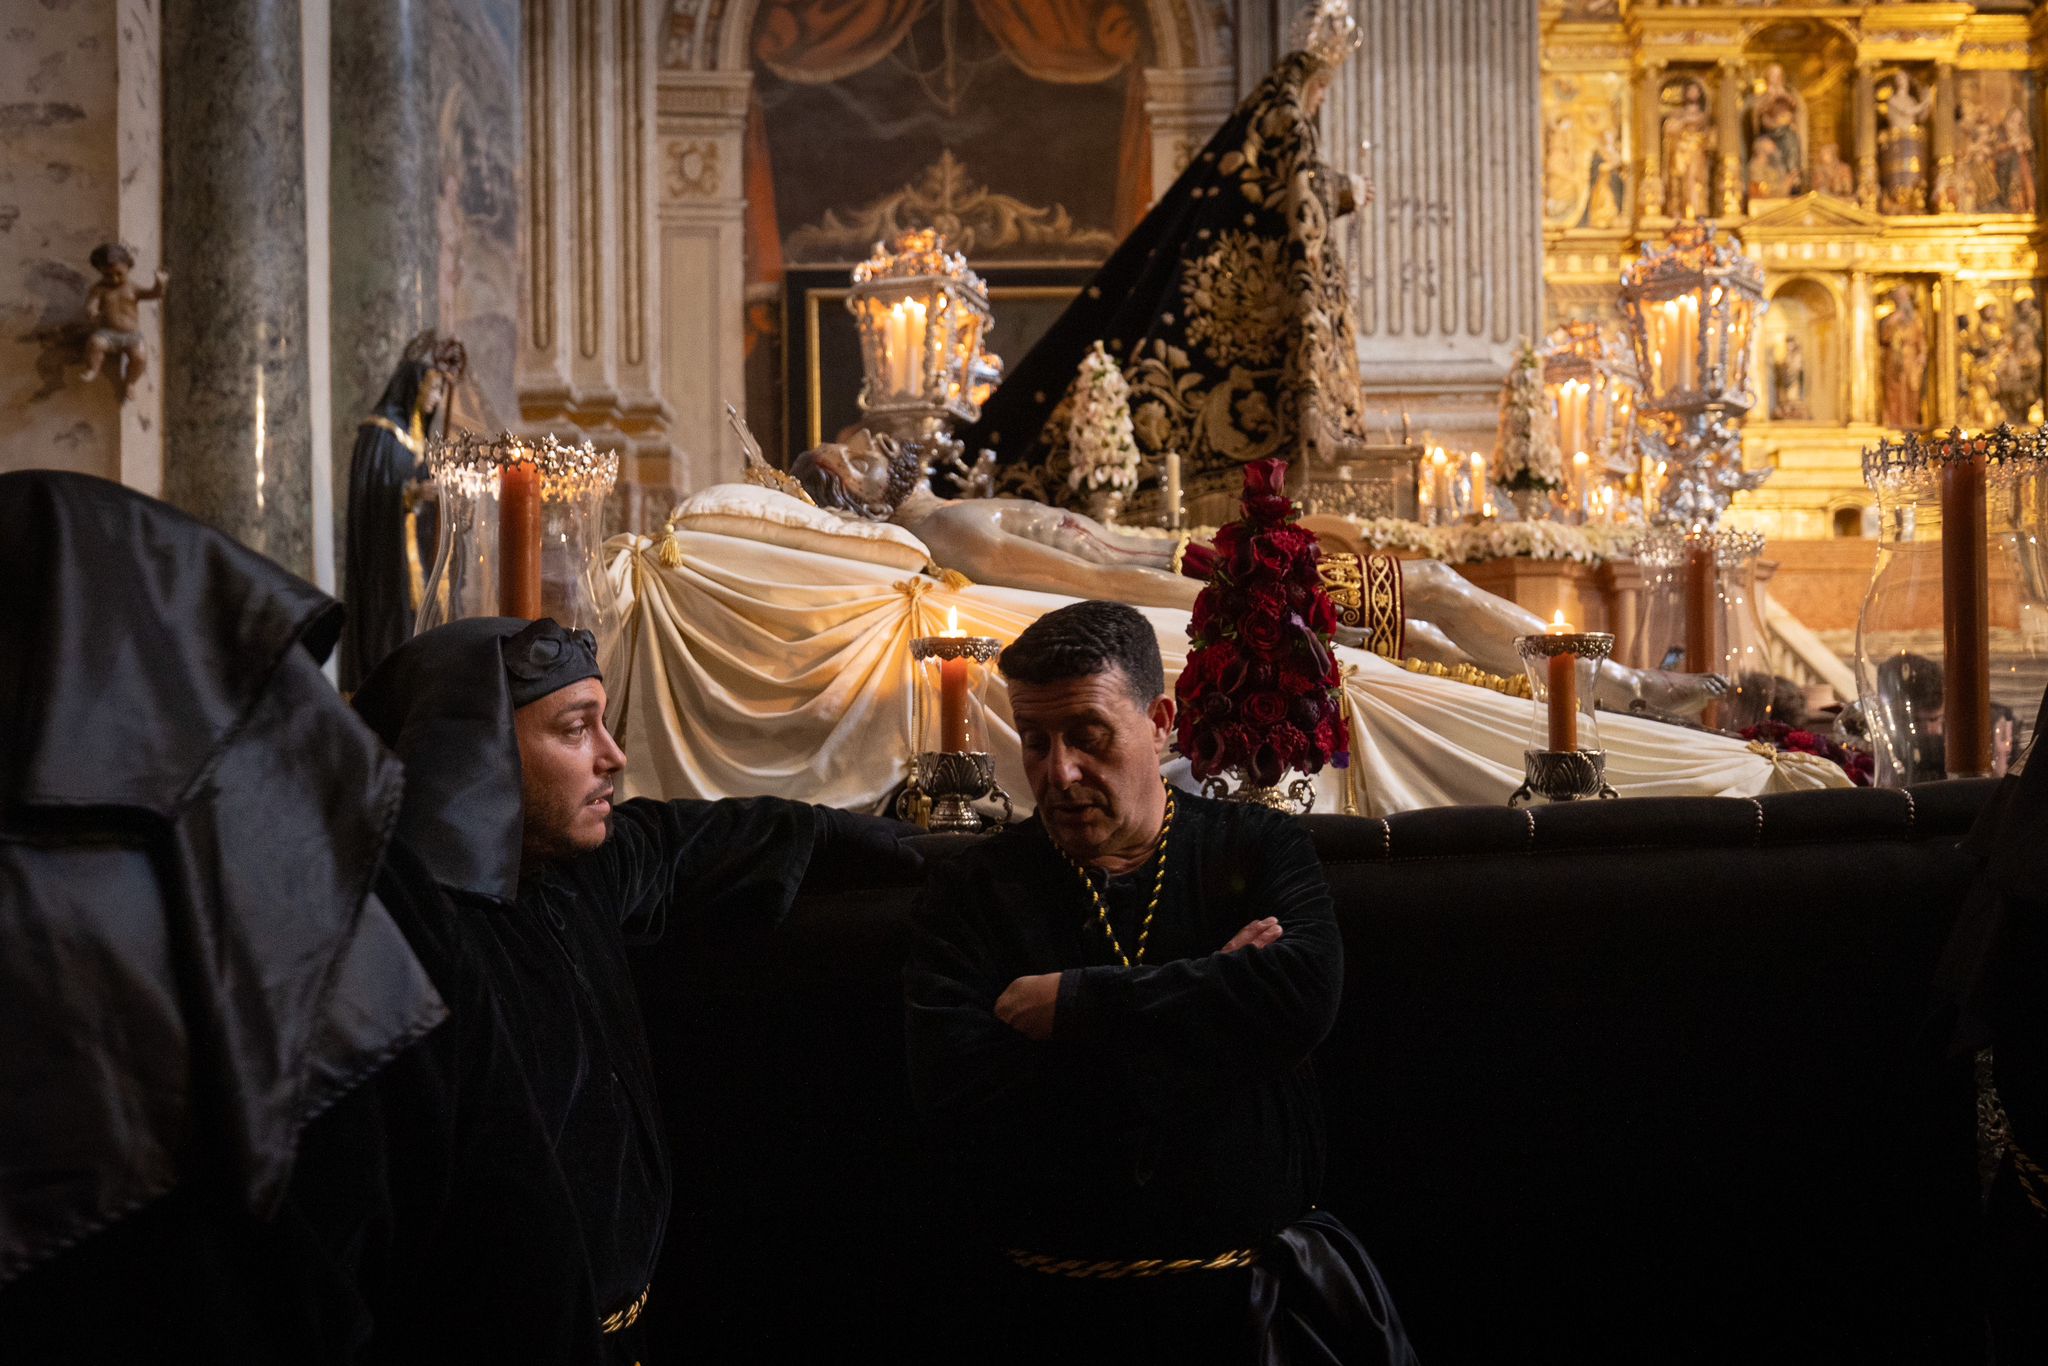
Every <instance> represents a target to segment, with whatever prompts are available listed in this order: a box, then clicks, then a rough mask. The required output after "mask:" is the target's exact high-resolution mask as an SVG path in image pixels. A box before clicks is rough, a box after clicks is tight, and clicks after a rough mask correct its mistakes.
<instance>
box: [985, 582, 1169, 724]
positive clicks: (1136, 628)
mask: <svg viewBox="0 0 2048 1366" xmlns="http://www.w3.org/2000/svg"><path fill="white" fill-rule="evenodd" d="M996 663H997V664H998V666H1000V667H1001V669H1002V671H1003V677H1005V678H1007V679H1009V680H1010V681H1011V682H1012V683H1038V684H1044V683H1065V682H1067V681H1068V680H1070V679H1076V678H1088V677H1092V676H1093V675H1095V674H1099V673H1107V672H1108V671H1109V670H1111V669H1122V670H1123V673H1124V679H1125V681H1126V682H1127V683H1128V684H1129V685H1130V690H1131V697H1132V699H1133V700H1135V701H1136V702H1137V703H1138V705H1139V706H1141V707H1142V706H1145V705H1148V704H1149V703H1150V702H1151V701H1152V699H1153V698H1155V697H1157V696H1159V695H1160V694H1161V693H1163V692H1165V691H1166V666H1165V665H1164V664H1162V663H1161V662H1160V659H1159V637H1158V636H1157V635H1155V634H1154V633H1153V631H1152V623H1151V622H1149V621H1146V620H1145V617H1144V614H1143V613H1141V612H1140V611H1138V609H1137V608H1135V607H1131V606H1128V605H1126V604H1124V603H1121V602H1092V601H1091V602H1077V603H1073V604H1071V605H1070V606H1066V607H1062V608H1059V609H1058V610H1056V611H1051V612H1047V613H1046V614H1045V615H1044V616H1042V617H1040V618H1039V619H1038V620H1037V621H1034V622H1032V623H1031V624H1030V625H1029V626H1027V627H1025V628H1024V633H1023V634H1022V635H1020V636H1018V637H1017V638H1016V639H1015V640H1013V641H1011V642H1010V648H1009V649H1007V650H1004V651H1003V653H1002V657H1001V658H1000V659H998V660H997V661H996Z"/></svg>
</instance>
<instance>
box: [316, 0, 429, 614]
mask: <svg viewBox="0 0 2048 1366" xmlns="http://www.w3.org/2000/svg"><path fill="white" fill-rule="evenodd" d="M431 10H432V0H356V3H354V4H351V5H350V6H348V8H347V18H348V21H347V22H346V23H336V24H335V25H334V26H333V29H332V42H333V52H332V58H331V65H330V70H331V71H332V73H333V74H332V81H331V85H330V90H331V92H332V93H331V95H330V98H331V100H332V109H333V115H332V120H331V127H332V129H333V134H332V140H331V142H330V144H329V145H330V147H331V149H332V152H331V155H332V166H333V170H332V173H331V174H332V181H331V187H330V193H329V196H328V204H329V215H330V218H329V221H330V223H331V228H330V233H331V251H332V258H331V259H332V269H331V272H330V281H331V286H330V287H331V299H332V303H331V305H330V306H331V308H332V314H331V321H330V324H329V329H328V335H329V337H330V338H331V341H332V348H333V365H334V371H333V375H334V378H333V394H334V474H333V479H334V519H335V525H336V527H337V530H338V529H339V528H340V527H343V526H346V525H347V519H348V480H349V451H350V448H351V447H352V446H353V445H354V443H355V433H356V425H357V424H358V423H360V422H361V421H362V419H363V416H364V414H366V413H368V412H369V411H370V408H371V407H372V406H373V405H374V404H375V403H376V401H377V398H378V396H379V395H380V394H381V393H382V392H383V389H384V384H385V381H386V380H388V379H389V378H390V376H391V371H392V369H393V367H395V366H396V365H397V364H398V359H399V356H400V354H401V352H402V351H403V349H404V347H405V343H406V341H407V340H408V339H409V338H411V337H412V336H413V335H414V334H416V333H418V332H420V331H422V330H423V329H426V328H429V327H434V326H436V322H437V319H436V315H437V312H438V307H437V302H438V301H437V292H436V276H437V270H438V266H439V258H440V242H439V231H438V226H437V224H436V223H435V216H434V208H435V203H436V192H437V190H438V188H439V183H440V177H439V175H438V164H439V155H438V148H437V141H438V139H437V130H436V128H435V117H434V89H435V87H434V83H433V80H432V79H431V75H430V69H429V53H430V51H431V45H432V29H431ZM347 543H348V540H347V537H346V536H343V535H339V534H337V535H336V536H335V538H334V546H335V572H336V581H337V582H340V581H341V573H342V565H341V558H342V555H343V553H344V550H345V548H346V546H347Z"/></svg>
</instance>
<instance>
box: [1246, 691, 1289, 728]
mask: <svg viewBox="0 0 2048 1366" xmlns="http://www.w3.org/2000/svg"><path fill="white" fill-rule="evenodd" d="M1244 717H1245V720H1247V721H1250V722H1251V723H1252V724H1253V725H1255V726H1277V725H1279V724H1280V722H1281V721H1283V720H1285V719H1286V717H1287V699H1286V698H1284V697H1282V696H1281V695H1280V694H1279V693H1276V692H1255V693H1253V694H1252V695H1251V696H1250V697H1247V698H1245V700H1244Z"/></svg>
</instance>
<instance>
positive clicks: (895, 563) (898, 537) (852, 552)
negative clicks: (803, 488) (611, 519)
mask: <svg viewBox="0 0 2048 1366" xmlns="http://www.w3.org/2000/svg"><path fill="white" fill-rule="evenodd" d="M673 520H674V522H675V524H676V526H677V527H679V528H681V529H683V530H687V531H708V532H712V533H715V534H717V535H720V536H739V537H743V538H744V539H746V540H750V541H764V542H766V543H767V544H769V545H775V546H781V547H782V548H783V549H785V550H808V551H810V552H811V553H812V554H814V555H836V556H838V557H839V558H840V559H843V560H861V561H863V562H865V563H867V564H880V565H887V566H889V567H890V568H893V569H904V570H909V571H910V572H912V573H917V572H919V571H921V570H922V569H923V568H924V567H925V566H926V565H927V564H929V563H930V562H931V558H932V553H931V551H929V550H927V549H925V544H924V542H923V541H920V540H918V539H917V537H915V536H913V535H911V534H910V533H909V532H907V531H905V530H904V529H903V528H902V527H900V526H896V525H893V524H892V523H889V522H863V521H855V520H854V519H852V518H850V517H841V516H839V515H838V514H837V513H833V512H827V511H826V510H825V509H824V508H821V507H813V506H811V505H810V504H809V503H806V502H804V501H803V500H802V499H801V498H792V497H790V496H789V495H788V494H786V493H784V492H782V491H781V490H780V489H769V488H761V487H759V486H758V485H754V484H713V485H712V486H711V487H710V488H708V489H699V490H698V491H697V492H696V493H693V494H691V495H690V496H689V498H688V499H686V500H685V501H684V502H683V504H682V506H680V507H678V508H677V509H676V510H675V516H674V518H673Z"/></svg>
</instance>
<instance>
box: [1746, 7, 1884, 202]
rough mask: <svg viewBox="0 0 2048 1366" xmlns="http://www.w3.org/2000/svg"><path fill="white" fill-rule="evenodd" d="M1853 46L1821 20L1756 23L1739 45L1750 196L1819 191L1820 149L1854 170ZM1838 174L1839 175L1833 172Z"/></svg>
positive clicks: (1836, 27)
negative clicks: (1817, 187) (1830, 151)
mask: <svg viewBox="0 0 2048 1366" xmlns="http://www.w3.org/2000/svg"><path fill="white" fill-rule="evenodd" d="M1855 70H1856V41H1855V38H1854V36H1853V35H1851V34H1850V33H1848V32H1847V31H1846V30H1844V29H1843V28H1842V26H1840V25H1838V24H1835V23H1832V22H1830V21H1828V20H1825V19H1813V18H1798V19H1779V20H1772V21H1769V22H1765V23H1761V24H1759V25H1757V26H1756V27H1755V28H1753V29H1752V30H1751V31H1750V32H1749V34H1748V35H1747V37H1746V39H1745V41H1744V43H1743V47H1742V76H1743V82H1742V90H1741V96H1742V110H1741V125H1740V126H1741V130H1742V148H1741V156H1742V161H1741V167H1742V175H1743V181H1744V184H1745V185H1746V186H1748V188H1749V194H1750V198H1752V199H1755V198H1758V197H1765V198H1788V197H1791V196H1793V195H1798V194H1803V193H1805V192H1806V191H1808V190H1811V189H1814V188H1816V177H1817V175H1818V176H1819V178H1821V179H1825V178H1826V174H1825V173H1822V172H1820V171H1819V163H1820V156H1819V151H1818V149H1819V148H1821V147H1823V146H1826V147H1832V148H1833V149H1834V165H1835V166H1853V165H1854V164H1855V134H1856V111H1855V101H1854V86H1855ZM1834 173H1835V174H1837V175H1839V174H1840V172H1839V170H1835V172H1834Z"/></svg>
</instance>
